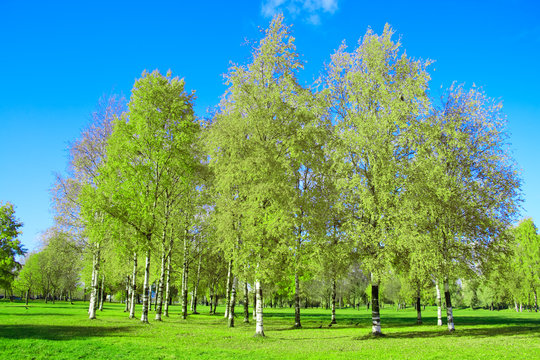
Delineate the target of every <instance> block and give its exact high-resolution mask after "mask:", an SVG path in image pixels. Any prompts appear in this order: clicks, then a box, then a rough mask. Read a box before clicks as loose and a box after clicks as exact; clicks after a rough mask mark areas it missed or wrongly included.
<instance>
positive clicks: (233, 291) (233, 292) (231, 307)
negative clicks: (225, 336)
mask: <svg viewBox="0 0 540 360" xmlns="http://www.w3.org/2000/svg"><path fill="white" fill-rule="evenodd" d="M237 284H238V279H237V278H236V276H234V277H233V281H232V286H231V302H230V305H229V327H234V306H235V305H236V286H237Z"/></svg>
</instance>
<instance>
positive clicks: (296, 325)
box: [293, 324, 302, 329]
mask: <svg viewBox="0 0 540 360" xmlns="http://www.w3.org/2000/svg"><path fill="white" fill-rule="evenodd" d="M301 328H302V325H301V324H294V326H293V329H301Z"/></svg>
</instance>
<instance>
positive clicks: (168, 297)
mask: <svg viewBox="0 0 540 360" xmlns="http://www.w3.org/2000/svg"><path fill="white" fill-rule="evenodd" d="M171 255H172V254H171V253H170V252H169V256H168V257H167V285H166V288H165V309H164V310H163V314H164V315H165V316H166V317H169V302H170V301H171Z"/></svg>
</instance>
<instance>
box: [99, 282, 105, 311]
mask: <svg viewBox="0 0 540 360" xmlns="http://www.w3.org/2000/svg"><path fill="white" fill-rule="evenodd" d="M104 292H105V275H101V289H100V291H99V311H103V300H104V299H103V298H104V295H103V294H104Z"/></svg>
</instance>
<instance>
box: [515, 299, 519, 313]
mask: <svg viewBox="0 0 540 360" xmlns="http://www.w3.org/2000/svg"><path fill="white" fill-rule="evenodd" d="M514 309H515V310H516V312H519V309H518V304H517V301H516V300H515V299H514Z"/></svg>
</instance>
